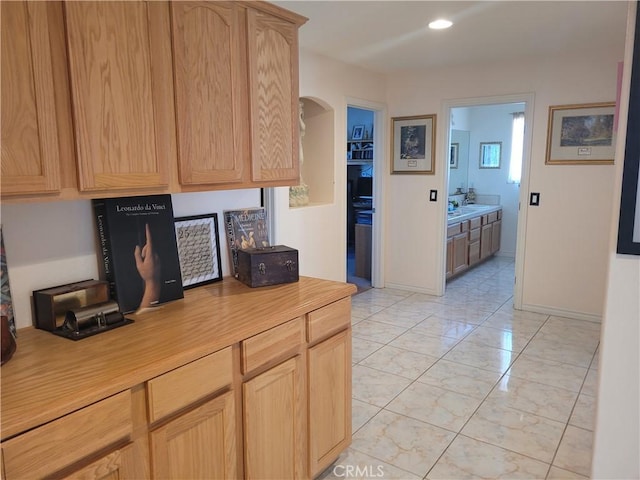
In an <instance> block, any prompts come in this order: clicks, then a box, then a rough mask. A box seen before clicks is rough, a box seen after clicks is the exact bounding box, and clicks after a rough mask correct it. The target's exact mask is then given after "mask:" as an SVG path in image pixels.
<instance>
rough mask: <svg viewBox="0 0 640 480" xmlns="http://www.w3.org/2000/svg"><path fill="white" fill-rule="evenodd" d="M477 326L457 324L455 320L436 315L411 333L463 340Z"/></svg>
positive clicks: (464, 323) (417, 326)
mask: <svg viewBox="0 0 640 480" xmlns="http://www.w3.org/2000/svg"><path fill="white" fill-rule="evenodd" d="M476 327H477V325H475V324H473V323H466V322H457V321H455V320H447V319H445V318H442V317H440V316H438V315H437V314H434V315H432V316H430V317H429V318H427V319H425V320H423V321H422V322H420V323H418V324H417V325H416V326H414V327H413V328H412V329H411V331H413V332H417V333H424V334H425V335H431V336H434V337H449V338H455V339H456V340H462V339H463V338H464V337H465V336H467V335H469V333H471V331H472V330H473V329H474V328H476Z"/></svg>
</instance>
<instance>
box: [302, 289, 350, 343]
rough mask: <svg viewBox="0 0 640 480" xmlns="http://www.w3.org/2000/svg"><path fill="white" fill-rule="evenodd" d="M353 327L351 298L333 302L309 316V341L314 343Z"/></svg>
mask: <svg viewBox="0 0 640 480" xmlns="http://www.w3.org/2000/svg"><path fill="white" fill-rule="evenodd" d="M349 325H351V297H347V298H343V299H342V300H338V301H337V302H333V303H332V304H330V305H327V306H326V307H322V308H319V309H318V310H314V311H313V312H310V313H309V314H308V315H307V341H308V342H309V343H314V342H316V341H318V340H321V339H323V338H325V337H328V336H329V335H331V334H333V333H337V332H339V331H340V330H343V329H345V328H347V327H348V326H349Z"/></svg>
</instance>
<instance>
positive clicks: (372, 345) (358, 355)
mask: <svg viewBox="0 0 640 480" xmlns="http://www.w3.org/2000/svg"><path fill="white" fill-rule="evenodd" d="M382 347H384V343H379V342H372V341H371V340H367V339H364V338H357V337H352V338H351V361H352V362H353V363H358V362H360V361H361V360H363V359H365V358H367V357H368V356H369V355H371V354H372V353H373V352H375V351H376V350H379V349H381V348H382Z"/></svg>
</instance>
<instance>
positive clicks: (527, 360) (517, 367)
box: [509, 354, 587, 392]
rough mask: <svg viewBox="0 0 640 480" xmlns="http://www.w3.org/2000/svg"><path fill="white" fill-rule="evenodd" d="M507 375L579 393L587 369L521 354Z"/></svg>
mask: <svg viewBox="0 0 640 480" xmlns="http://www.w3.org/2000/svg"><path fill="white" fill-rule="evenodd" d="M509 375H511V376H512V377H518V378H523V379H525V380H530V381H532V382H537V383H543V384H545V385H551V386H553V387H560V388H566V389H567V390H571V391H574V392H579V391H580V388H581V387H582V383H583V382H584V379H585V377H586V375H587V369H586V368H584V367H578V366H575V365H567V364H566V363H562V362H557V361H554V360H546V359H544V358H539V357H532V356H529V355H526V354H522V355H520V356H519V357H518V358H517V359H516V361H515V362H513V366H512V367H511V368H510V369H509Z"/></svg>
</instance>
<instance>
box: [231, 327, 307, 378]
mask: <svg viewBox="0 0 640 480" xmlns="http://www.w3.org/2000/svg"><path fill="white" fill-rule="evenodd" d="M303 343H304V323H303V321H302V317H300V318H296V319H294V320H291V321H289V322H287V323H283V324H282V325H278V326H277V327H274V328H272V329H270V330H267V331H266V332H262V333H259V334H258V335H254V336H253V337H251V338H248V339H247V340H244V341H243V342H242V343H241V353H242V373H248V372H250V371H252V370H254V369H256V368H258V367H260V366H262V365H265V364H266V363H268V362H270V361H271V360H275V359H277V358H280V357H284V356H285V355H287V354H288V353H292V354H293V353H295V352H297V351H298V349H299V348H300V345H302V344H303Z"/></svg>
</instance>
